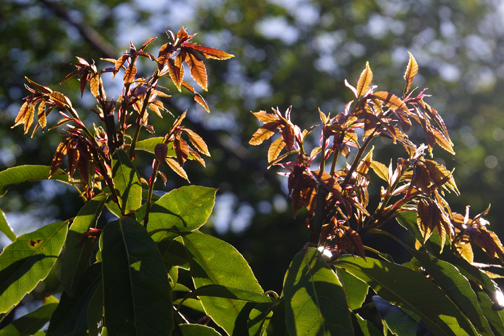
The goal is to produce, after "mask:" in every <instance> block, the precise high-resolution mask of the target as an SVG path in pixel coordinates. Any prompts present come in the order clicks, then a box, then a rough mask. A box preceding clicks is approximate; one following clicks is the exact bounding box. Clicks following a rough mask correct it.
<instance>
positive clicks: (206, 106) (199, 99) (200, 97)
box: [182, 80, 210, 113]
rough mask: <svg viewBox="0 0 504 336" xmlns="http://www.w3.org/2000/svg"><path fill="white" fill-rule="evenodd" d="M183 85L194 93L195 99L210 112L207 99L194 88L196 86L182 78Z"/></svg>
mask: <svg viewBox="0 0 504 336" xmlns="http://www.w3.org/2000/svg"><path fill="white" fill-rule="evenodd" d="M182 86H183V87H185V88H186V89H187V90H189V91H191V92H192V93H193V94H194V101H195V102H197V103H198V104H200V105H201V106H203V108H204V109H205V111H207V112H208V113H210V108H209V107H208V104H207V103H206V101H205V99H203V97H202V96H201V95H200V94H199V93H198V92H196V90H194V88H193V87H192V86H191V85H190V84H189V83H187V82H186V81H185V80H182Z"/></svg>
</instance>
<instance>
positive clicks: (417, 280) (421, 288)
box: [335, 257, 477, 336]
mask: <svg viewBox="0 0 504 336" xmlns="http://www.w3.org/2000/svg"><path fill="white" fill-rule="evenodd" d="M335 266H336V267H338V268H343V269H345V270H346V271H347V272H349V273H351V274H353V275H354V276H355V277H357V278H359V279H361V280H362V281H365V282H366V283H367V284H368V285H369V286H371V288H373V290H374V291H375V292H376V293H377V294H378V295H379V296H381V297H382V298H383V299H385V300H387V301H388V302H390V303H392V304H394V305H397V306H399V307H402V308H405V309H407V310H408V311H412V312H413V313H415V314H417V315H418V316H419V317H420V318H421V319H422V321H423V322H424V323H425V325H426V327H427V328H428V329H429V330H431V331H432V332H433V333H434V334H435V335H454V336H455V335H456V336H461V335H477V333H476V331H475V330H474V329H473V328H474V327H473V326H472V325H471V324H470V323H469V322H468V321H467V320H466V318H465V316H464V315H463V314H462V313H461V312H460V310H459V309H458V308H457V307H456V306H455V304H453V302H451V301H450V299H448V298H447V297H446V296H445V294H444V292H443V291H442V290H441V289H439V287H437V286H436V285H435V284H434V283H433V282H432V281H430V280H428V279H427V278H425V277H424V276H423V275H422V274H420V273H417V272H415V271H413V270H411V269H408V268H406V267H402V266H398V265H395V264H392V263H389V262H384V261H383V262H382V261H380V260H377V259H373V258H370V257H367V258H366V260H364V259H362V258H354V257H342V258H341V259H340V261H338V262H337V263H336V264H335ZM432 298H436V301H435V304H434V305H433V304H432Z"/></svg>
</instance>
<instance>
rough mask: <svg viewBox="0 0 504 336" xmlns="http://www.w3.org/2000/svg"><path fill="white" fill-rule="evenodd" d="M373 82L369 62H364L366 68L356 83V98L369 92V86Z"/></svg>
mask: <svg viewBox="0 0 504 336" xmlns="http://www.w3.org/2000/svg"><path fill="white" fill-rule="evenodd" d="M372 81H373V72H372V71H371V68H370V67H369V62H366V68H365V69H364V70H363V71H362V73H361V75H360V77H359V81H358V82H357V89H356V90H357V94H356V97H357V98H358V97H360V96H362V95H364V94H366V92H368V91H369V85H370V84H371V82H372Z"/></svg>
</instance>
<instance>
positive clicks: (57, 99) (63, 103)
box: [49, 91, 72, 108]
mask: <svg viewBox="0 0 504 336" xmlns="http://www.w3.org/2000/svg"><path fill="white" fill-rule="evenodd" d="M49 97H50V98H51V100H52V101H53V102H54V103H55V104H56V105H57V106H58V107H61V108H71V107H72V102H71V101H70V99H68V97H67V96H65V95H64V94H63V93H61V92H57V91H54V92H52V93H51V94H50V95H49Z"/></svg>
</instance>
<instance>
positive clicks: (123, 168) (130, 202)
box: [112, 150, 142, 214]
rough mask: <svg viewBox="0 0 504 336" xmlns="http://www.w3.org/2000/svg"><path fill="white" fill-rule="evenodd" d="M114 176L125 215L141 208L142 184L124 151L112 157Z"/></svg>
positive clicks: (117, 152)
mask: <svg viewBox="0 0 504 336" xmlns="http://www.w3.org/2000/svg"><path fill="white" fill-rule="evenodd" d="M112 176H113V181H114V188H115V190H116V192H117V194H118V196H119V204H120V206H121V208H122V211H123V214H128V213H129V212H131V211H132V210H137V209H138V208H140V206H141V205H142V184H141V183H140V178H139V177H138V173H137V171H136V168H135V166H134V165H133V163H132V162H131V160H130V159H129V157H128V154H126V152H124V151H122V150H117V151H116V152H115V153H114V155H113V156H112Z"/></svg>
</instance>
